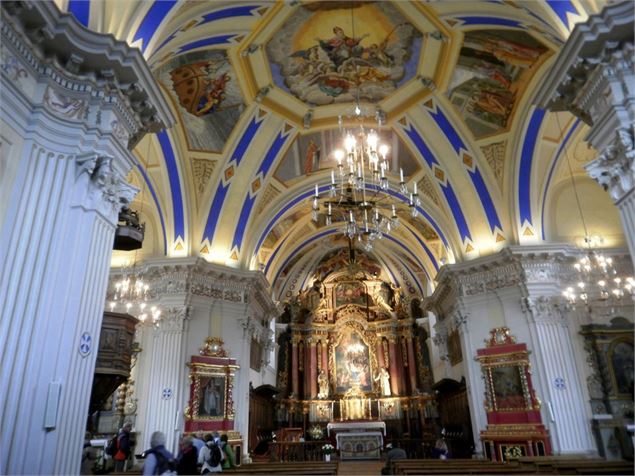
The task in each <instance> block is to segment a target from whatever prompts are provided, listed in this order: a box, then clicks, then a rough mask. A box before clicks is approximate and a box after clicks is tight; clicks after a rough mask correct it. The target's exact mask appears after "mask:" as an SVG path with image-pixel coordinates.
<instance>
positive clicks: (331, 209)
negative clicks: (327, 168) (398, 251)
mask: <svg viewBox="0 0 635 476" xmlns="http://www.w3.org/2000/svg"><path fill="white" fill-rule="evenodd" d="M376 116H377V126H378V127H377V129H379V127H381V114H377V115H376ZM354 118H356V119H357V120H358V121H359V125H358V126H356V127H353V128H345V127H343V121H342V116H340V117H339V126H340V127H339V129H340V133H341V144H340V145H339V147H338V148H336V149H335V150H334V151H333V153H332V156H333V157H334V158H335V162H336V164H335V166H334V168H333V169H332V170H331V180H330V183H329V184H328V186H327V187H325V188H326V190H325V191H324V192H323V193H322V194H321V193H320V186H319V184H316V185H315V192H314V194H313V197H312V198H311V201H312V212H311V216H312V219H313V221H315V222H318V221H319V218H320V215H323V217H324V222H325V224H326V226H330V225H331V224H332V223H333V221H339V222H342V223H343V226H342V228H341V232H342V234H344V235H346V236H347V237H348V238H349V239H350V240H357V241H358V242H359V244H360V245H361V247H362V248H363V249H364V250H366V251H370V250H372V248H373V244H374V242H375V241H377V240H380V239H382V238H383V237H384V236H385V235H389V234H390V233H391V232H392V231H393V230H394V229H396V228H397V227H399V217H398V216H397V205H398V204H399V199H398V198H396V193H394V192H397V191H398V192H400V193H401V194H402V195H404V196H406V197H408V205H409V207H410V211H411V215H412V216H413V217H416V216H417V214H418V211H417V207H418V206H420V205H421V200H420V198H419V195H418V192H417V184H416V182H415V183H414V184H413V187H412V192H410V191H409V189H408V186H407V184H406V182H405V181H404V175H403V169H401V168H400V169H399V179H400V180H399V186H398V187H393V186H391V184H390V181H389V180H388V176H389V174H390V162H389V151H390V148H389V147H388V145H387V144H383V143H381V142H380V138H379V134H378V133H377V131H376V130H375V129H369V128H366V127H364V125H363V124H362V119H363V114H362V110H361V108H360V106H359V104H356V105H355V109H354Z"/></svg>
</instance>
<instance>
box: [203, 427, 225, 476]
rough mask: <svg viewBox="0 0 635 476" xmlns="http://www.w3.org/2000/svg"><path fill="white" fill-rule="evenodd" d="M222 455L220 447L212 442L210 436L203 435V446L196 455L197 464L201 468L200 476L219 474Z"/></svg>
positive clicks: (212, 438) (221, 467)
mask: <svg viewBox="0 0 635 476" xmlns="http://www.w3.org/2000/svg"><path fill="white" fill-rule="evenodd" d="M222 462H223V454H222V452H221V449H220V446H218V444H217V443H216V441H214V437H213V436H212V435H210V434H207V435H205V446H203V449H202V450H201V452H200V453H199V455H198V464H200V465H201V466H202V467H201V474H207V473H221V472H222V471H223V466H222Z"/></svg>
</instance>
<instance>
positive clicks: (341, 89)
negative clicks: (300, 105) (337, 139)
mask: <svg viewBox="0 0 635 476" xmlns="http://www.w3.org/2000/svg"><path fill="white" fill-rule="evenodd" d="M351 18H354V22H352V21H351ZM421 43H422V35H421V33H420V32H419V31H417V30H416V28H415V27H414V26H413V25H411V24H410V23H408V22H407V21H406V19H405V18H404V17H403V16H402V15H401V13H399V11H398V9H397V8H396V7H395V6H393V5H392V4H390V3H388V2H357V3H353V4H352V8H351V3H350V2H319V3H308V4H304V5H302V6H301V7H300V8H297V9H296V11H295V12H294V13H293V14H292V16H291V17H290V18H288V19H287V21H286V22H285V23H284V25H283V26H282V28H281V29H279V30H278V31H277V32H276V33H275V35H274V36H273V38H272V39H271V40H270V41H269V43H268V44H267V55H268V57H269V60H270V67H271V71H272V75H273V79H274V83H275V85H276V86H278V87H280V88H282V89H283V90H285V91H287V92H289V93H291V94H293V95H294V96H295V97H297V98H298V99H300V100H301V101H303V102H306V103H309V104H314V105H317V106H321V105H325V104H331V103H344V102H351V101H353V100H355V99H357V98H358V99H360V100H369V101H374V102H376V101H380V100H381V99H383V98H385V97H386V96H388V95H389V94H391V93H392V92H394V91H395V90H396V89H397V88H398V87H399V86H400V85H402V84H403V83H405V82H406V81H408V80H409V79H410V78H412V77H413V76H414V74H415V72H416V69H417V63H418V61H419V53H420V51H421Z"/></svg>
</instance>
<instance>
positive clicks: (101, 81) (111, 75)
mask: <svg viewBox="0 0 635 476" xmlns="http://www.w3.org/2000/svg"><path fill="white" fill-rule="evenodd" d="M1 8H2V38H3V43H5V44H10V45H11V46H12V48H13V50H14V52H16V53H17V54H18V55H19V56H20V58H21V60H22V61H24V63H25V64H26V65H28V66H29V67H30V68H31V69H32V71H33V72H34V73H35V74H34V76H36V77H38V78H49V80H50V81H52V84H55V85H56V89H58V90H60V91H66V92H67V93H68V95H69V96H68V97H69V98H72V99H73V100H75V101H80V102H81V101H84V103H83V104H80V105H81V106H82V107H81V108H75V110H74V112H75V113H76V112H77V111H78V110H83V111H80V112H81V113H82V114H83V113H85V112H87V108H88V103H89V102H90V103H95V102H97V103H99V104H101V105H102V106H105V108H107V109H115V110H117V111H118V117H119V118H120V119H122V121H123V123H120V122H118V121H113V122H112V123H111V124H110V128H111V129H112V131H111V132H112V133H113V134H114V135H115V136H116V137H117V138H118V139H120V140H127V144H126V145H127V147H128V148H130V149H131V148H133V147H134V145H135V144H136V143H137V142H138V141H139V140H140V139H141V138H142V137H143V136H144V135H145V134H146V133H148V132H158V131H160V130H162V129H165V128H166V127H171V126H172V125H174V123H175V118H174V115H173V114H172V112H171V111H170V109H169V107H168V104H167V102H166V101H165V99H164V97H163V95H162V94H161V91H160V89H159V87H158V85H157V83H156V81H155V80H154V78H153V77H152V73H151V71H150V68H149V67H148V65H147V63H146V61H145V59H144V58H143V55H142V54H141V52H140V51H139V49H138V48H132V47H130V46H129V45H128V44H127V43H126V42H123V41H119V40H116V39H115V38H114V36H112V35H105V34H101V33H96V32H94V31H91V30H89V29H87V28H84V27H83V26H82V25H81V24H80V23H79V22H78V21H77V20H76V19H75V17H74V15H71V14H67V13H62V12H60V10H59V9H58V8H57V6H56V5H55V3H54V2H40V1H23V2H1ZM46 93H47V94H48V95H49V98H50V97H51V95H55V94H60V93H58V92H55V91H53V90H47V92H46ZM44 102H45V104H46V98H45V101H44ZM55 102H57V101H55ZM58 112H59V111H58ZM94 115H95V117H94V118H93V120H94V121H95V122H97V123H98V124H99V123H100V108H95V114H94ZM67 117H68V116H67ZM81 119H84V117H81Z"/></svg>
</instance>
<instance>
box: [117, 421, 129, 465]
mask: <svg viewBox="0 0 635 476" xmlns="http://www.w3.org/2000/svg"><path fill="white" fill-rule="evenodd" d="M130 430H132V423H130V422H129V421H127V422H125V423H124V424H123V428H122V429H121V430H120V431H119V434H118V435H117V452H116V453H115V455H114V456H113V459H114V460H115V473H123V472H124V469H125V465H126V460H127V459H128V457H129V456H130Z"/></svg>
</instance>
